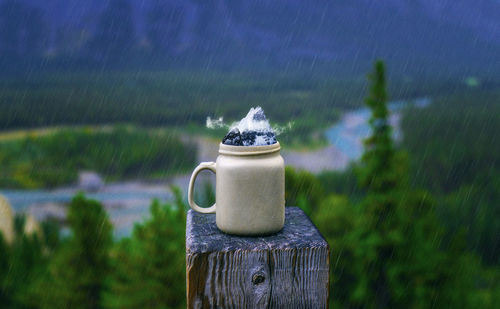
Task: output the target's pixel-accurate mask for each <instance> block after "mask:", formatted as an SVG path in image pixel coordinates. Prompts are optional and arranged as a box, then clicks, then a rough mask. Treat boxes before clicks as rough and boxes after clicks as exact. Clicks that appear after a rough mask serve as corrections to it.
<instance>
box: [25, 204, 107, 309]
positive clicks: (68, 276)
mask: <svg viewBox="0 0 500 309" xmlns="http://www.w3.org/2000/svg"><path fill="white" fill-rule="evenodd" d="M68 224H69V227H70V229H71V236H70V238H69V239H68V241H67V242H66V243H65V244H63V245H62V246H61V248H60V249H59V250H58V251H57V252H56V254H55V255H54V256H53V258H52V259H51V261H50V265H49V270H48V272H47V273H46V276H45V277H44V278H43V279H41V282H39V283H38V285H37V286H36V288H35V289H34V290H35V292H36V293H38V295H37V297H38V301H39V305H40V307H41V308H64V307H71V308H100V307H101V298H102V293H103V290H104V287H105V285H104V284H105V279H106V277H107V276H108V275H109V271H110V257H109V251H110V249H111V245H112V226H111V223H110V222H109V219H108V215H107V214H106V212H105V210H104V208H103V207H102V205H101V204H100V203H98V202H96V201H93V200H88V199H86V198H85V197H84V196H83V195H81V194H80V195H77V196H75V197H74V198H73V200H72V202H71V205H70V207H69V211H68Z"/></svg>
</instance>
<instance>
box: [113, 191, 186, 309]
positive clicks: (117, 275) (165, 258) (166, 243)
mask: <svg viewBox="0 0 500 309" xmlns="http://www.w3.org/2000/svg"><path fill="white" fill-rule="evenodd" d="M174 194H175V195H174V196H175V203H174V204H165V205H160V203H159V202H158V201H154V202H153V204H152V205H151V208H150V211H151V218H150V219H148V220H147V221H145V222H144V223H142V224H138V225H136V226H135V227H134V231H133V233H132V236H131V237H130V238H125V239H123V240H122V241H120V242H119V243H118V244H117V246H116V248H115V249H114V251H113V274H112V276H111V279H110V291H109V293H107V294H106V297H105V304H106V307H109V308H184V307H185V297H186V292H185V288H186V283H185V277H186V274H185V267H186V266H185V253H184V252H185V249H184V234H185V222H186V217H185V211H186V205H185V203H184V202H183V200H182V194H181V193H180V191H179V190H178V189H174Z"/></svg>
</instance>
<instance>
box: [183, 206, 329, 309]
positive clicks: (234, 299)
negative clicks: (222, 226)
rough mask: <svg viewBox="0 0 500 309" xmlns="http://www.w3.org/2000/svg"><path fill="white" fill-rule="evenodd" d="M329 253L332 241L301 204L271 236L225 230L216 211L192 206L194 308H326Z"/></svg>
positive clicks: (190, 298)
mask: <svg viewBox="0 0 500 309" xmlns="http://www.w3.org/2000/svg"><path fill="white" fill-rule="evenodd" d="M328 257H329V247H328V244H327V242H326V241H325V240H324V238H323V237H322V236H321V234H320V233H319V232H318V230H317V229H316V227H315V226H314V225H313V224H312V222H311V221H310V220H309V218H307V216H306V215H305V214H304V213H303V212H302V210H300V209H299V208H297V207H287V208H286V214H285V227H284V228H283V230H282V231H281V232H279V233H277V234H274V235H271V236H266V237H241V236H233V235H228V234H224V233H223V232H221V231H219V230H218V229H217V227H216V225H215V215H214V214H200V213H197V212H194V211H192V210H189V212H188V216H187V225H186V270H187V271H186V276H187V304H188V308H326V307H327V306H328V272H329V258H328Z"/></svg>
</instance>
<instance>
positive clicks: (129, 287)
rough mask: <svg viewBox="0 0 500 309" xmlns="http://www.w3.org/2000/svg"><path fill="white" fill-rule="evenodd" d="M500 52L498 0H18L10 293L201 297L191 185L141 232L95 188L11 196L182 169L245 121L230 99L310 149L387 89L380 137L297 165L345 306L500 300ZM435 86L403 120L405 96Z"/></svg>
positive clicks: (7, 53)
mask: <svg viewBox="0 0 500 309" xmlns="http://www.w3.org/2000/svg"><path fill="white" fill-rule="evenodd" d="M377 59H383V60H384V61H383V62H382V61H377ZM499 72H500V2H498V1H495V0H479V1H478V0H475V1H473V0H455V1H451V0H446V1H433V0H417V1H410V0H390V1H384V2H383V3H379V2H376V1H371V0H360V1H344V0H336V1H326V0H315V1H306V2H305V1H298V0H289V1H283V0H273V1H271V0H265V1H228V0H213V1H198V0H189V1H177V0H169V1H138V0H137V1H135V0H106V1H102V0H88V1H81V0H80V1H79V0H53V1H39V0H0V308H61V307H69V308H101V307H102V308H108V307H109V308H144V307H146V308H182V307H185V252H184V233H185V212H186V211H187V209H188V206H187V205H186V203H185V197H184V195H185V192H182V189H180V188H178V187H176V186H172V187H171V188H170V190H172V193H171V194H170V195H169V197H168V198H164V199H162V198H158V199H154V200H151V201H150V202H149V201H148V203H149V204H150V206H148V209H149V210H148V211H147V213H148V215H147V216H144V217H140V218H139V220H135V221H134V222H135V225H134V227H133V229H132V230H130V231H128V233H127V234H126V235H121V234H120V236H119V237H118V236H117V235H116V234H115V233H114V230H116V229H117V227H116V226H113V223H112V220H111V219H112V218H111V213H112V211H113V209H111V208H110V207H108V206H107V205H106V204H105V203H103V202H102V201H98V200H93V199H89V198H88V197H86V195H89V194H90V192H82V193H78V194H76V195H74V196H73V194H72V197H71V199H70V200H68V201H66V200H65V201H64V202H63V204H64V205H63V208H64V217H62V218H61V217H60V216H55V217H53V216H50V215H46V216H44V217H43V220H40V219H37V218H34V216H33V215H32V213H30V212H26V211H24V210H25V209H22V208H21V207H18V206H16V205H15V204H14V203H12V205H11V201H9V200H8V198H9V196H14V195H15V196H21V197H22V196H28V195H30V194H32V193H33V192H36V193H39V192H48V194H51V192H58V191H57V190H59V189H60V188H67V187H71V188H73V187H77V185H76V184H77V183H78V179H79V174H80V172H81V171H92V172H95V173H98V174H99V175H100V176H101V177H102V182H104V183H106V184H108V183H116V182H125V181H133V180H137V179H140V180H141V181H145V182H151V183H159V184H161V185H164V186H165V187H164V190H165V191H166V190H169V189H168V187H167V182H165V180H166V179H169V178H170V177H176V176H179V175H185V174H186V173H189V172H190V171H191V169H192V168H193V167H194V166H195V165H196V164H197V160H198V158H199V153H200V152H201V150H200V145H199V144H197V143H193V142H192V138H193V137H196V138H203V139H204V140H209V141H212V142H213V143H217V142H218V141H219V140H221V139H222V137H223V136H224V134H225V133H226V129H218V130H211V129H208V128H207V127H206V126H205V122H206V119H207V117H208V116H209V117H212V118H215V119H217V118H218V117H220V116H223V117H224V119H229V120H231V121H234V120H238V119H240V118H242V117H243V116H244V115H245V114H246V112H247V111H248V110H249V108H250V107H252V106H257V105H260V106H262V107H263V108H264V110H265V112H266V115H267V117H268V118H269V119H270V120H271V122H272V123H273V124H274V125H279V126H284V127H285V126H287V124H288V123H289V122H290V123H292V125H291V128H290V129H289V130H287V131H286V132H285V133H283V134H281V135H279V136H278V140H279V141H280V143H281V144H282V145H283V148H284V150H286V151H289V152H296V153H300V154H302V155H304V154H305V156H304V158H307V154H308V153H311V152H314V151H317V150H318V149H325V148H327V147H329V146H331V145H333V147H337V148H341V146H342V145H340V142H336V141H335V140H334V141H332V140H329V139H328V136H327V135H328V134H327V133H326V132H328V130H329V129H330V128H331V127H332V126H334V125H335V124H337V123H339V122H341V121H342V119H343V117H344V116H345V115H346V113H348V112H350V111H353V110H354V111H356V110H361V109H362V108H364V107H366V108H368V111H369V117H368V118H367V119H366V121H367V124H368V125H369V127H370V133H369V136H368V138H367V139H366V140H365V142H364V144H363V147H364V148H363V154H362V156H361V157H359V158H351V159H352V160H349V162H348V163H347V164H345V166H343V167H342V168H337V169H334V170H333V169H327V168H322V169H321V170H319V171H318V170H314V171H313V170H308V169H307V168H306V169H301V168H298V167H297V166H296V167H292V166H289V167H287V170H286V203H287V205H289V206H299V207H301V208H302V209H304V210H305V211H306V213H307V214H308V215H309V216H310V217H311V218H312V220H313V222H314V223H315V224H316V225H317V226H318V228H319V230H320V231H321V233H322V234H323V236H324V237H325V238H326V239H327V241H328V242H329V244H330V246H331V261H330V266H331V274H330V276H331V277H330V278H331V279H330V289H331V291H330V301H331V304H332V305H333V306H334V307H339V308H409V307H410V308H429V307H437V308H440V307H446V308H449V307H451V308H500V206H499V205H500V170H499V169H500V167H499V161H500V142H499V135H498V134H499V133H498V132H500V75H499ZM367 73H368V78H367ZM419 98H429V100H430V102H431V103H430V104H428V105H426V106H425V107H419V106H415V104H406V105H405V106H404V108H402V110H401V111H398V115H400V117H401V119H400V120H399V124H398V127H399V129H400V131H401V136H400V137H398V136H395V135H394V134H393V131H396V130H395V128H394V127H393V126H392V124H391V123H390V121H389V120H390V115H391V112H392V110H391V109H390V108H389V106H390V103H391V102H395V101H404V102H413V101H414V100H416V99H419ZM214 141H215V142H214ZM332 156H333V154H332ZM213 159H215V158H212V160H213ZM304 160H307V159H304ZM333 160H335V158H333ZM285 162H286V161H285ZM99 188H102V184H98V185H97V190H100V189H99ZM94 189H95V188H92V190H94ZM92 190H90V191H92ZM75 191H76V190H75ZM199 191H200V192H202V193H201V194H200V195H199V196H198V197H197V199H198V200H199V201H200V202H199V203H200V204H203V205H209V204H210V203H212V202H213V201H214V199H215V196H214V192H213V185H212V184H211V183H210V182H207V183H206V185H205V186H204V188H203V190H199ZM71 192H73V191H71ZM3 196H6V197H7V198H5V197H3ZM130 199H131V203H134V200H133V198H132V197H130ZM30 209H32V208H30ZM125 210H127V209H125Z"/></svg>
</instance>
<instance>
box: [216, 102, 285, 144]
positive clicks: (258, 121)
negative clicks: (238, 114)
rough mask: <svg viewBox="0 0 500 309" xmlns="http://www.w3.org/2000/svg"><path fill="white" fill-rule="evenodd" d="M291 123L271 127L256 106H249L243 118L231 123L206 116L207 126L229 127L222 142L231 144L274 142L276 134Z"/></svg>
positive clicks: (262, 112)
mask: <svg viewBox="0 0 500 309" xmlns="http://www.w3.org/2000/svg"><path fill="white" fill-rule="evenodd" d="M291 127H292V123H290V122H289V123H288V124H287V125H286V126H274V127H271V125H270V123H269V121H268V120H267V119H266V116H265V114H264V110H263V109H262V108H261V107H260V106H258V107H255V108H253V107H252V108H251V109H250V111H249V112H248V114H247V115H246V117H245V118H243V119H241V120H240V121H239V122H235V123H233V124H232V125H228V124H225V123H224V119H223V118H222V117H219V119H212V118H210V117H207V128H209V129H218V128H229V129H230V130H229V133H228V134H227V135H226V136H225V137H224V139H223V141H222V143H223V144H226V145H233V146H263V145H271V144H274V143H276V142H277V141H276V136H277V135H280V134H282V133H283V132H285V131H286V130H289V129H291Z"/></svg>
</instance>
